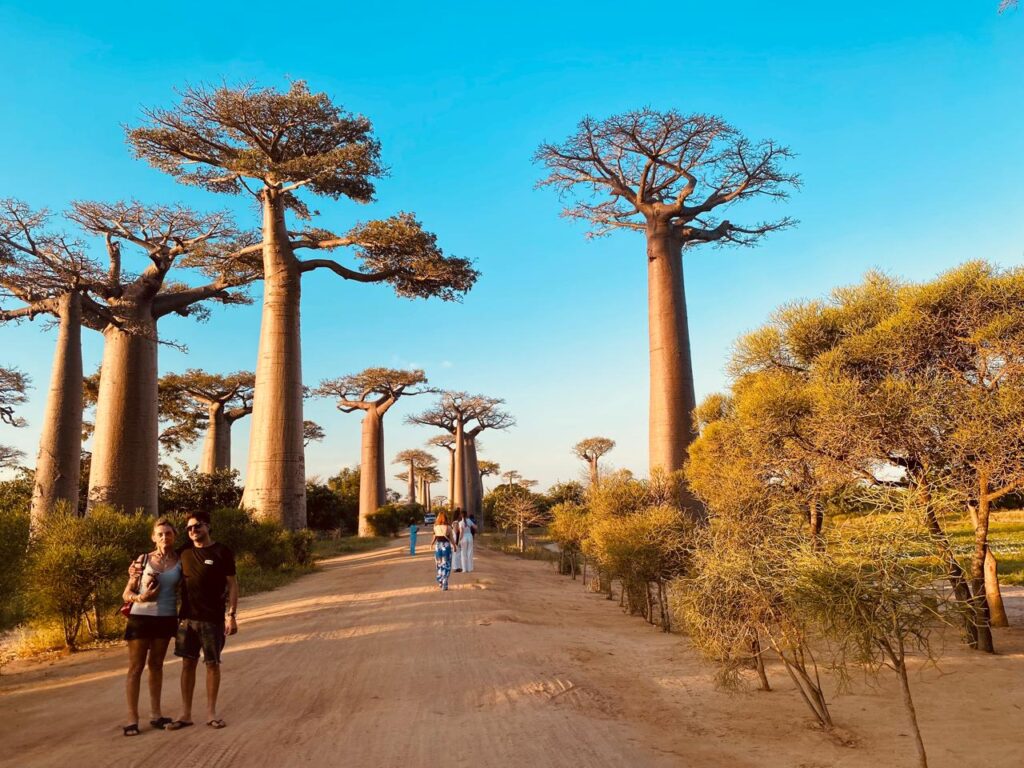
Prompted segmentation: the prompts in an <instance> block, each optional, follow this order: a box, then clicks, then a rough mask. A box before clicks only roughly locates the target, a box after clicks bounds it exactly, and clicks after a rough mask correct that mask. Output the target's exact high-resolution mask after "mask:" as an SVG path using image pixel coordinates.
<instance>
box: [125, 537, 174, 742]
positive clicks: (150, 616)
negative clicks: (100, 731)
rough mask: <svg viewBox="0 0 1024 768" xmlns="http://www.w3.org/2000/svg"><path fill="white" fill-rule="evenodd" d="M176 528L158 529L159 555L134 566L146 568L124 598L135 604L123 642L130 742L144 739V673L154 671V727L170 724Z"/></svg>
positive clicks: (146, 557)
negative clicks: (167, 682) (164, 704)
mask: <svg viewBox="0 0 1024 768" xmlns="http://www.w3.org/2000/svg"><path fill="white" fill-rule="evenodd" d="M175 534H176V532H175V530H174V526H173V525H171V523H170V522H169V521H168V520H167V519H166V518H160V519H159V520H157V521H156V522H155V523H153V533H152V535H151V538H152V539H153V543H155V544H156V549H155V550H153V551H152V552H150V553H148V554H145V555H142V556H141V557H140V558H138V559H137V560H136V561H135V562H136V563H138V564H139V565H142V566H143V571H142V574H141V576H131V577H129V579H128V586H126V587H125V590H124V595H123V598H124V600H125V602H128V603H131V612H130V613H129V615H128V626H127V627H126V628H125V632H124V639H125V640H127V641H128V683H127V686H126V694H127V698H128V725H126V726H124V727H123V730H124V735H125V736H138V735H139V688H140V687H141V683H142V670H143V669H146V668H147V667H148V668H149V706H150V713H151V715H152V718H151V719H150V721H149V724H150V725H152V726H153V727H154V728H159V729H163V727H164V726H165V725H167V724H168V723H169V722H171V718H169V717H164V716H163V713H162V712H161V709H160V694H161V689H162V688H163V674H164V673H163V665H164V657H165V656H166V655H167V646H168V645H169V644H170V642H171V638H172V637H174V635H175V634H176V633H177V631H178V584H179V583H180V582H181V563H180V562H179V561H178V554H177V553H176V552H175V551H174V539H175Z"/></svg>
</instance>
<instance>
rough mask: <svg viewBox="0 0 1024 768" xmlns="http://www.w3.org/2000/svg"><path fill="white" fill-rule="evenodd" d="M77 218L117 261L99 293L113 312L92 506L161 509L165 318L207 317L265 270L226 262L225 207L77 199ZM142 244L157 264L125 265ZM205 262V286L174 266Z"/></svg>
mask: <svg viewBox="0 0 1024 768" xmlns="http://www.w3.org/2000/svg"><path fill="white" fill-rule="evenodd" d="M69 218H71V219H72V220H73V221H75V222H77V223H78V224H79V225H81V226H82V228H83V229H85V230H86V231H88V232H90V233H93V234H96V235H99V236H102V237H103V238H104V239H105V240H106V244H107V256H108V259H109V269H108V271H107V275H106V278H105V280H104V281H103V282H102V283H99V284H97V285H95V286H94V287H93V289H92V290H93V293H94V294H95V295H96V296H97V297H98V299H99V300H100V301H101V303H102V305H103V307H104V308H105V309H106V311H107V312H109V314H110V315H111V316H112V320H111V322H109V323H108V324H107V325H106V327H105V328H104V329H103V339H104V342H103V363H102V365H101V366H100V383H99V392H98V396H97V402H96V427H95V432H94V433H93V444H92V463H91V465H90V471H89V506H90V507H92V506H93V505H95V504H98V503H105V504H111V505H113V506H115V507H119V508H121V509H123V510H125V511H129V512H132V511H135V510H138V509H141V510H144V511H145V512H147V513H148V514H153V515H155V514H156V512H157V484H158V471H159V448H158V437H159V435H158V429H159V428H158V420H159V416H158V407H157V406H158V388H157V345H158V334H157V324H158V322H159V320H160V319H161V318H163V317H165V316H167V315H169V314H172V313H174V314H179V315H199V316H200V317H202V316H203V308H202V307H201V306H200V304H201V302H203V301H206V300H216V301H220V302H222V303H239V302H246V301H248V299H247V298H246V297H245V296H244V294H241V293H239V292H236V291H233V290H230V289H232V288H236V287H238V286H240V285H244V284H245V283H247V282H250V281H251V280H253V279H255V278H256V277H257V273H255V272H254V271H252V270H249V271H245V270H241V269H235V268H232V269H229V270H225V264H224V261H223V259H222V255H223V251H224V250H227V251H230V250H233V249H235V248H236V247H237V246H238V242H237V233H236V231H235V229H234V225H233V224H232V222H231V220H230V219H229V218H228V216H227V214H225V213H213V214H199V213H196V212H194V211H192V210H190V209H188V208H183V207H181V206H144V205H142V204H141V203H137V202H129V203H125V202H118V203H112V204H108V203H93V202H79V203H74V205H73V207H72V211H71V212H70V213H69ZM123 244H128V245H130V246H133V247H135V248H137V249H138V250H140V251H142V252H143V253H144V254H145V256H146V258H147V261H148V265H147V266H146V268H145V269H144V270H142V272H140V273H133V272H129V271H128V270H127V269H125V268H123V267H122V254H121V248H122V245H123ZM176 265H178V266H185V267H192V268H197V269H199V270H201V271H202V272H203V273H205V275H206V276H207V278H209V279H210V282H208V283H206V284H204V285H199V286H195V287H190V286H187V285H183V284H177V283H170V282H168V280H167V277H168V273H169V272H170V271H171V268H172V267H174V266H176Z"/></svg>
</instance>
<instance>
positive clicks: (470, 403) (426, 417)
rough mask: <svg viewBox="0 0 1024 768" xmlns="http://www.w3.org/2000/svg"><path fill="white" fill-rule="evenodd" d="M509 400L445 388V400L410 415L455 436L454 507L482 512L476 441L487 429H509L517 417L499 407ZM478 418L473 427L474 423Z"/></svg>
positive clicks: (410, 420)
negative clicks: (421, 411)
mask: <svg viewBox="0 0 1024 768" xmlns="http://www.w3.org/2000/svg"><path fill="white" fill-rule="evenodd" d="M504 402H505V401H504V400H501V399H499V398H494V397H484V396H483V395H470V394H468V393H466V392H453V391H445V392H442V393H441V401H440V402H439V403H438V404H437V405H436V406H434V407H433V408H430V409H428V410H426V411H424V412H423V413H421V414H419V415H414V416H409V417H408V419H407V421H408V422H409V423H410V424H423V425H427V426H432V427H438V428H440V429H443V430H445V431H447V432H448V433H449V434H450V435H452V437H453V447H454V450H455V454H454V459H455V461H454V471H453V472H452V476H453V481H454V482H453V484H452V485H453V487H452V489H451V493H450V494H449V495H450V496H451V497H452V504H453V505H454V508H457V509H462V510H464V511H466V512H471V513H474V514H476V515H477V517H478V519H479V517H480V514H481V509H480V504H479V501H480V497H479V496H478V492H479V491H480V489H481V486H480V482H479V471H478V470H477V459H476V445H475V440H476V437H477V435H479V434H480V433H481V432H482V431H483V430H485V429H507V428H509V427H511V426H513V425H514V424H515V419H514V418H513V417H512V416H511V415H510V414H508V413H506V412H505V411H503V410H502V409H501V408H499V406H500V405H501V404H503V403H504ZM473 421H476V425H475V426H473V425H472V422H473Z"/></svg>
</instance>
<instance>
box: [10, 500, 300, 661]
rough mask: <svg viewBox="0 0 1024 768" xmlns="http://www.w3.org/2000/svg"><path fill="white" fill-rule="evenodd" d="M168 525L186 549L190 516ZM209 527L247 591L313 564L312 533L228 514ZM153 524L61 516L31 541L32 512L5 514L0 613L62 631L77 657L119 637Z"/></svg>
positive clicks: (126, 517)
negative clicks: (131, 581)
mask: <svg viewBox="0 0 1024 768" xmlns="http://www.w3.org/2000/svg"><path fill="white" fill-rule="evenodd" d="M170 517H171V519H172V522H173V523H174V525H175V527H176V528H177V530H178V545H179V546H180V545H181V544H184V543H186V542H187V536H186V535H185V526H184V523H185V520H186V519H187V516H180V517H178V516H170ZM211 520H212V529H211V530H212V534H213V537H214V539H215V540H216V541H219V542H221V543H223V544H225V545H227V546H228V547H230V548H231V549H232V550H233V551H234V553H235V557H236V560H237V563H238V569H239V581H240V583H241V585H242V587H243V589H244V587H245V584H246V578H247V576H252V577H259V576H261V575H263V574H268V573H276V572H283V571H288V570H292V569H296V568H305V567H308V566H310V565H311V563H312V559H313V555H312V547H313V541H314V535H313V533H311V532H310V531H297V532H292V531H287V530H284V529H283V528H281V527H279V526H277V525H276V524H274V523H271V522H266V521H256V520H253V519H252V518H251V517H250V516H249V515H248V514H247V513H246V512H245V510H241V509H237V508H230V507H229V508H222V509H217V510H214V511H213V513H212V514H211ZM152 524H153V518H152V517H150V516H144V515H140V514H124V513H122V512H120V511H118V510H115V509H111V508H109V507H97V508H95V509H93V510H92V511H90V513H89V515H87V516H85V517H80V516H78V515H77V514H76V513H73V512H69V511H68V510H66V509H58V510H55V512H54V513H53V514H51V515H50V516H49V517H47V518H46V520H45V521H44V522H43V523H42V524H41V525H39V526H38V529H37V530H36V531H34V532H33V534H32V536H31V539H30V537H29V528H28V515H27V512H24V511H22V509H13V510H12V509H0V536H2V541H3V544H2V546H3V547H4V554H5V555H7V556H5V557H3V558H2V560H0V584H2V585H3V592H2V595H3V598H2V603H0V610H2V613H3V617H4V620H5V622H7V625H8V626H9V625H10V624H12V623H14V622H17V621H28V622H30V623H31V624H32V625H34V626H37V627H40V628H42V627H45V626H47V625H52V624H54V623H56V624H59V626H60V630H61V637H62V639H63V643H64V645H65V646H66V647H67V648H69V649H71V650H74V649H75V648H76V646H77V645H78V644H79V643H80V642H82V641H83V640H97V639H100V638H103V637H110V636H114V635H116V634H118V633H119V632H120V630H121V628H122V627H123V623H122V622H123V619H122V617H121V615H120V614H119V613H118V611H117V609H118V607H119V606H120V605H121V593H122V591H123V589H124V584H125V581H126V579H127V569H128V564H129V562H130V561H131V560H132V559H133V558H135V557H137V556H138V555H140V554H142V553H144V552H148V551H151V550H152V548H153V543H152V541H151V540H150V532H151V528H152ZM4 534H6V535H4ZM44 634H45V633H44Z"/></svg>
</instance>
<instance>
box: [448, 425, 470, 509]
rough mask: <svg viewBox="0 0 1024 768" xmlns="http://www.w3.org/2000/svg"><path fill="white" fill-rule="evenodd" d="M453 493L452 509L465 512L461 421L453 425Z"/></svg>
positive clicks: (464, 440)
mask: <svg viewBox="0 0 1024 768" xmlns="http://www.w3.org/2000/svg"><path fill="white" fill-rule="evenodd" d="M454 475H455V491H454V494H453V495H454V502H453V505H454V506H453V507H452V508H453V509H461V510H462V511H463V512H465V511H466V502H467V499H466V485H467V484H466V433H465V431H464V429H463V424H462V419H459V420H458V421H457V422H456V425H455V473H454Z"/></svg>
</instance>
